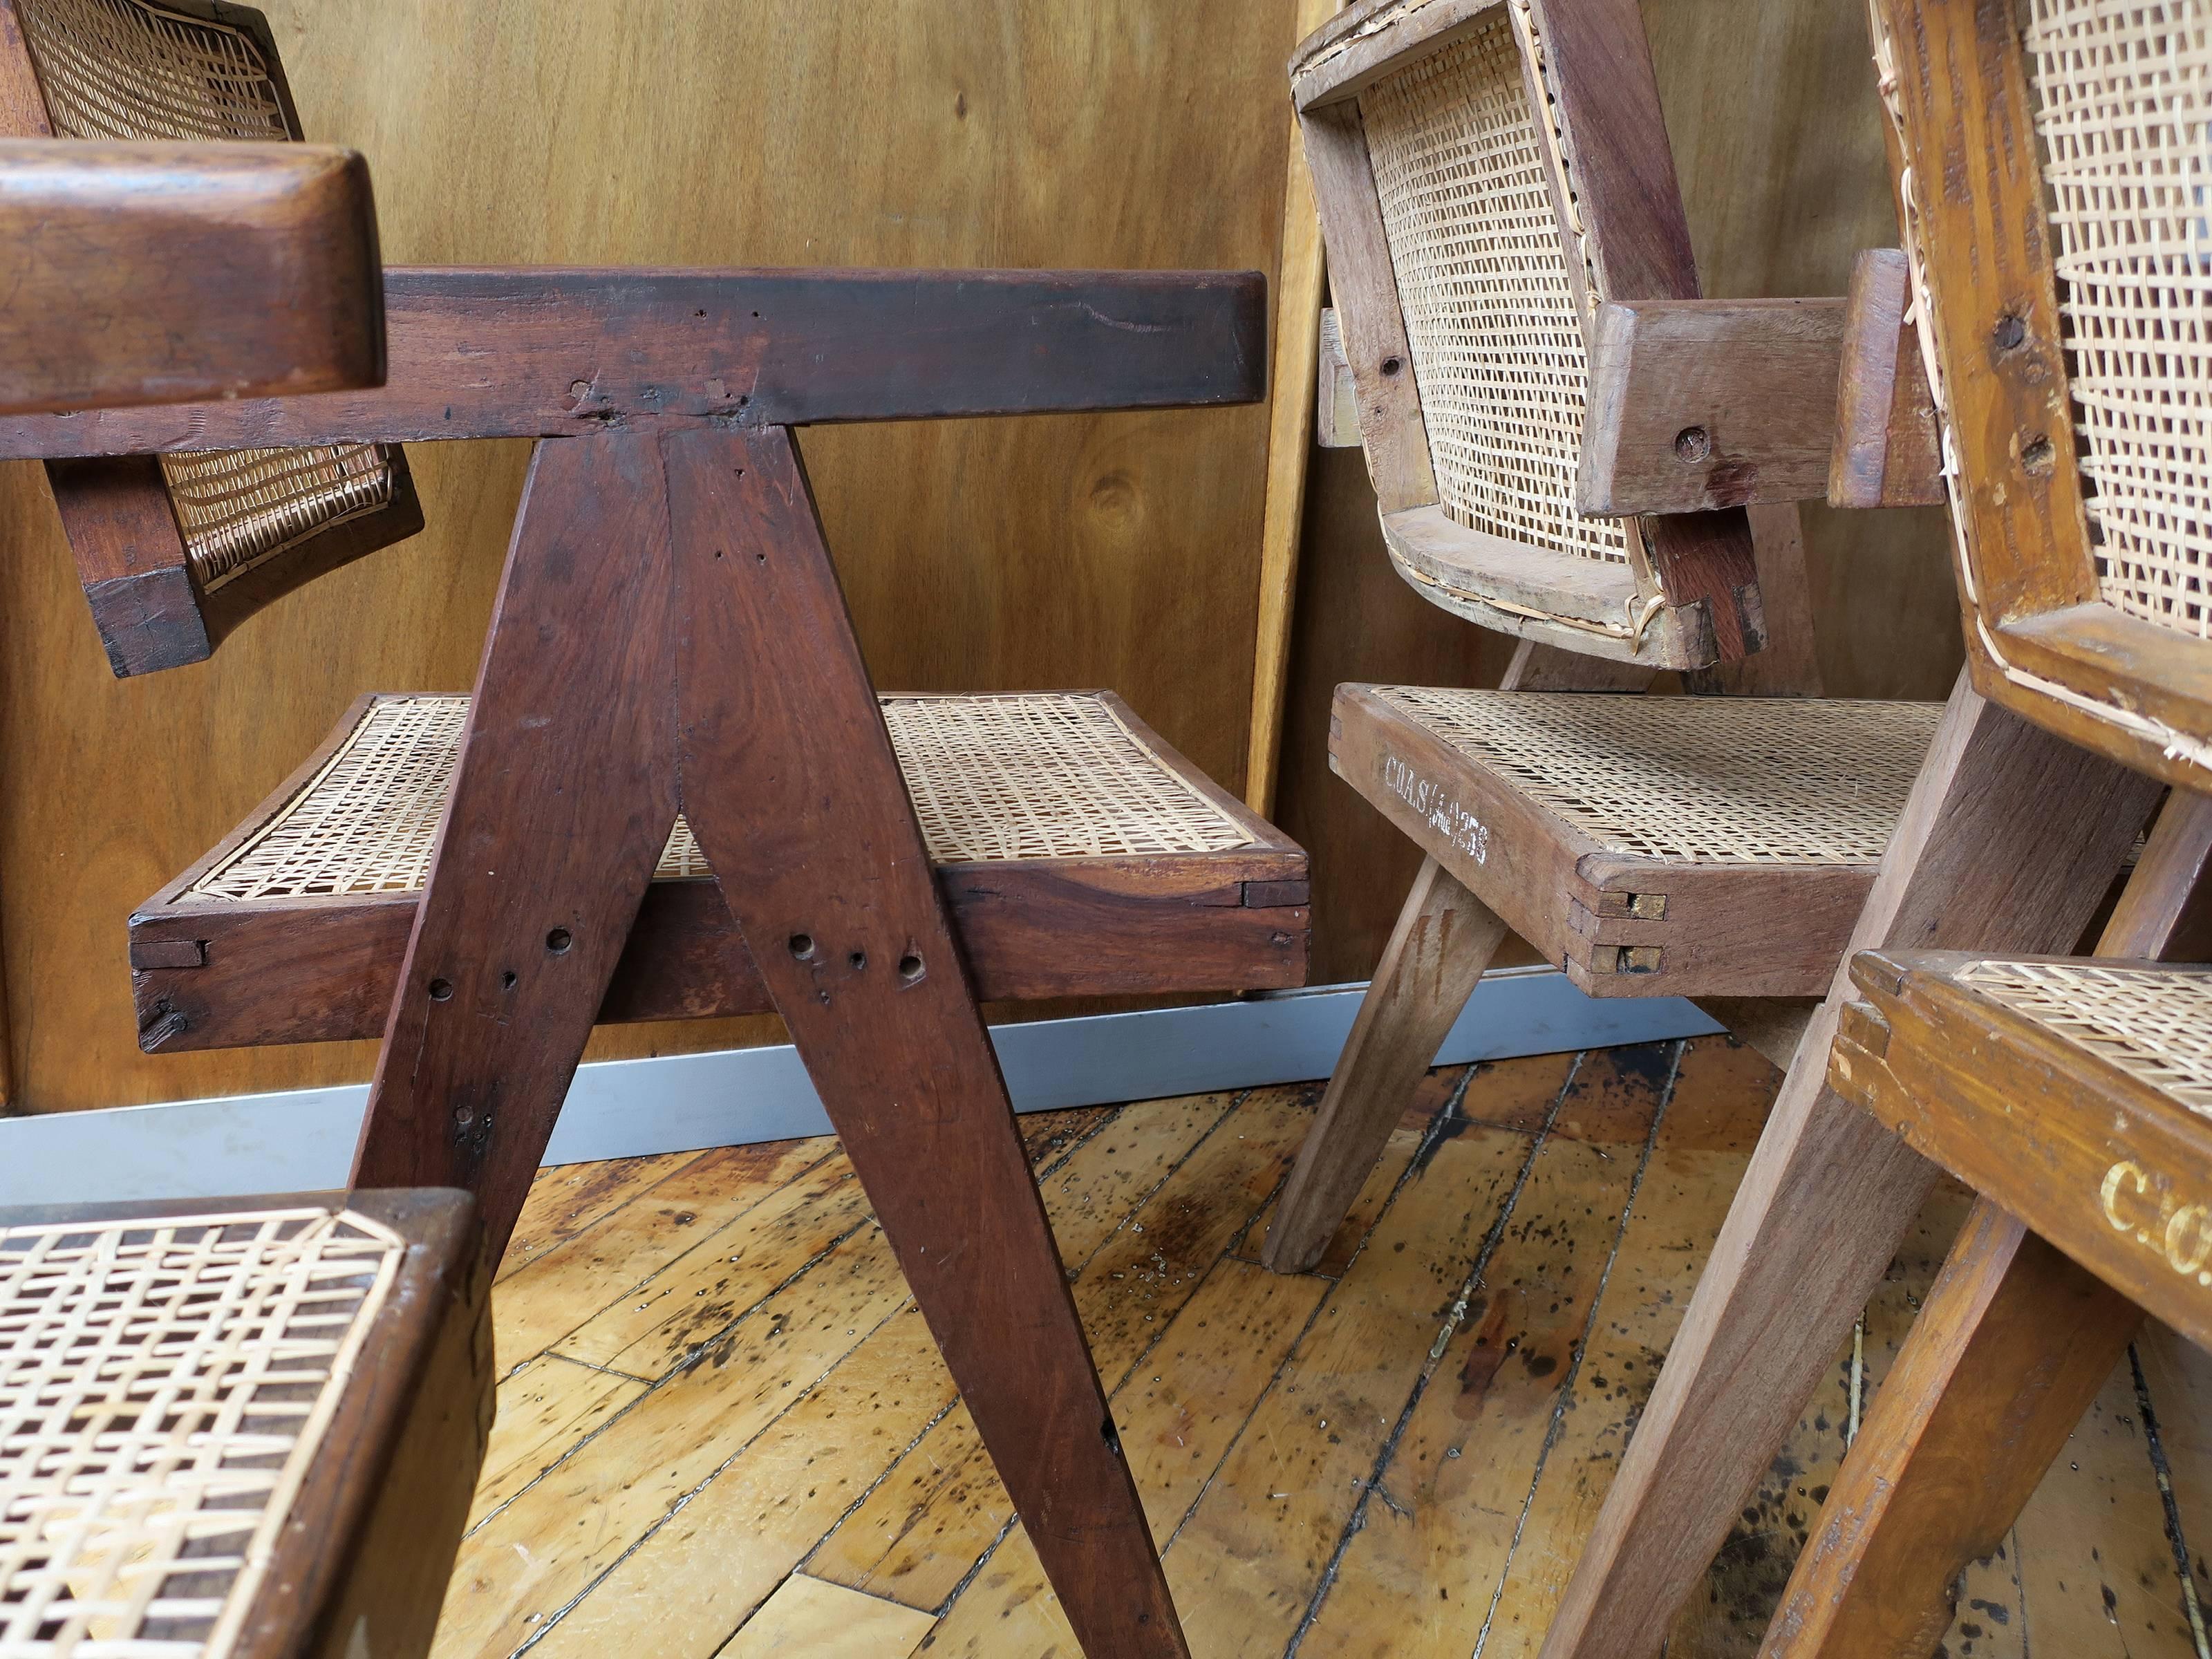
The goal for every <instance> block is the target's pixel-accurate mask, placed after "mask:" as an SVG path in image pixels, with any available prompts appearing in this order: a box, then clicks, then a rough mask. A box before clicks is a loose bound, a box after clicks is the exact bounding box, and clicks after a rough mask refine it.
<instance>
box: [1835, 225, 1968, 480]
mask: <svg viewBox="0 0 2212 1659" xmlns="http://www.w3.org/2000/svg"><path fill="white" fill-rule="evenodd" d="M1910 279H1911V273H1910V271H1909V270H1907V268H1906V261H1905V254H1904V252H1902V250H1900V249H1898V248H1869V249H1867V250H1866V251H1865V252H1863V253H1862V254H1860V255H1859V257H1858V260H1857V264H1853V265H1852V267H1851V291H1850V299H1849V300H1848V301H1846V302H1845V309H1844V353H1843V373H1842V377H1841V379H1840V380H1838V382H1837V386H1836V428H1835V430H1836V447H1835V453H1834V454H1833V455H1832V456H1831V457H1830V459H1829V470H1828V505H1829V506H1831V507H1853V508H1859V507H1937V506H1941V505H1942V504H1943V501H1944V499H1945V497H1944V494H1943V456H1942V443H1941V441H1940V440H1939V438H1938V437H1937V435H1936V399H1935V397H1934V395H1933V394H1932V393H1931V392H1929V389H1928V365H1927V364H1926V362H1924V361H1923V359H1922V357H1921V356H1920V325H1918V324H1917V323H1915V322H1908V321H1906V320H1905V308H1906V305H1907V302H1908V300H1909V297H1910V296H1909V295H1908V294H1907V292H1906V285H1907V283H1908V282H1909V281H1910Z"/></svg>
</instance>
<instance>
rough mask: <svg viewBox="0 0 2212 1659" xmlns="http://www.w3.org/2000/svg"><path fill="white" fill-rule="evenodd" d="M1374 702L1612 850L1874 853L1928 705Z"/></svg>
mask: <svg viewBox="0 0 2212 1659" xmlns="http://www.w3.org/2000/svg"><path fill="white" fill-rule="evenodd" d="M1380 695H1381V696H1382V697H1383V701H1384V702H1388V703H1389V704H1391V705H1392V706H1394V707H1395V708H1398V709H1400V710H1401V711H1402V712H1403V713H1404V714H1406V715H1407V716H1408V717H1409V718H1410V719H1413V720H1416V721H1418V722H1419V723H1420V724H1421V725H1422V726H1426V727H1427V728H1428V729H1429V730H1430V731H1431V732H1435V733H1436V734H1437V736H1438V737H1440V738H1443V740H1444V741H1445V742H1446V743H1448V744H1451V746H1452V747H1453V748H1455V749H1456V750H1459V751H1460V752H1461V753H1462V754H1463V755H1466V756H1467V757H1468V758H1469V759H1471V760H1474V761H1475V762H1477V763H1480V765H1481V766H1483V767H1484V768H1485V769H1486V770H1489V771H1491V772H1493V773H1495V774H1496V775H1498V777H1500V778H1501V779H1503V780H1504V781H1505V782H1507V783H1508V784H1510V786H1511V787H1513V788H1515V789H1516V790H1517V791H1519V792H1520V793H1522V794H1524V795H1526V796H1528V797H1529V798H1530V799H1532V800H1534V802H1535V803H1537V804H1538V805H1540V806H1541V807H1542V808H1543V809H1544V810H1545V811H1548V812H1551V813H1553V814H1554V815H1556V816H1557V817H1563V818H1565V819H1566V820H1567V821H1568V822H1569V823H1571V824H1572V825H1574V827H1575V828H1576V829H1578V830H1580V831H1581V832H1582V833H1583V835H1585V836H1588V837H1589V838H1590V839H1591V840H1592V841H1595V842H1596V843H1597V844H1598V845H1599V846H1600V847H1601V848H1605V849H1606V850H1607V851H1609V852H1614V853H1631V854H1643V855H1645V856H1648V857H1652V858H1664V859H1673V860H1681V861H1686V862H1690V863H1698V864H1872V863H1875V862H1876V861H1878V860H1880V859H1881V854H1882V850H1883V848H1886V847H1887V846H1888V844H1889V836H1890V831H1891V830H1892V829H1893V828H1894V827H1895V826H1896V823H1897V816H1898V814H1899V812H1900V811H1903V810H1904V806H1905V796H1906V794H1907V793H1909V792H1910V791H1911V787H1912V780H1913V776H1914V775H1915V774H1916V773H1917V771H1918V770H1919V767H1920V761H1921V757H1922V756H1923V754H1925V752H1926V751H1927V748H1928V744H1929V740H1930V739H1931V738H1933V737H1934V736H1935V732H1936V720H1937V718H1938V716H1939V715H1940V714H1942V708H1941V707H1940V706H1939V705H1937V704H1935V703H1918V702H1847V701H1844V700H1840V699H1831V700H1820V701H1802V700H1798V699H1792V698H1782V697H1627V696H1590V695H1585V694H1580V693H1573V692H1536V691H1465V690H1437V689H1434V688H1429V687H1416V686H1386V687H1383V688H1380Z"/></svg>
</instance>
